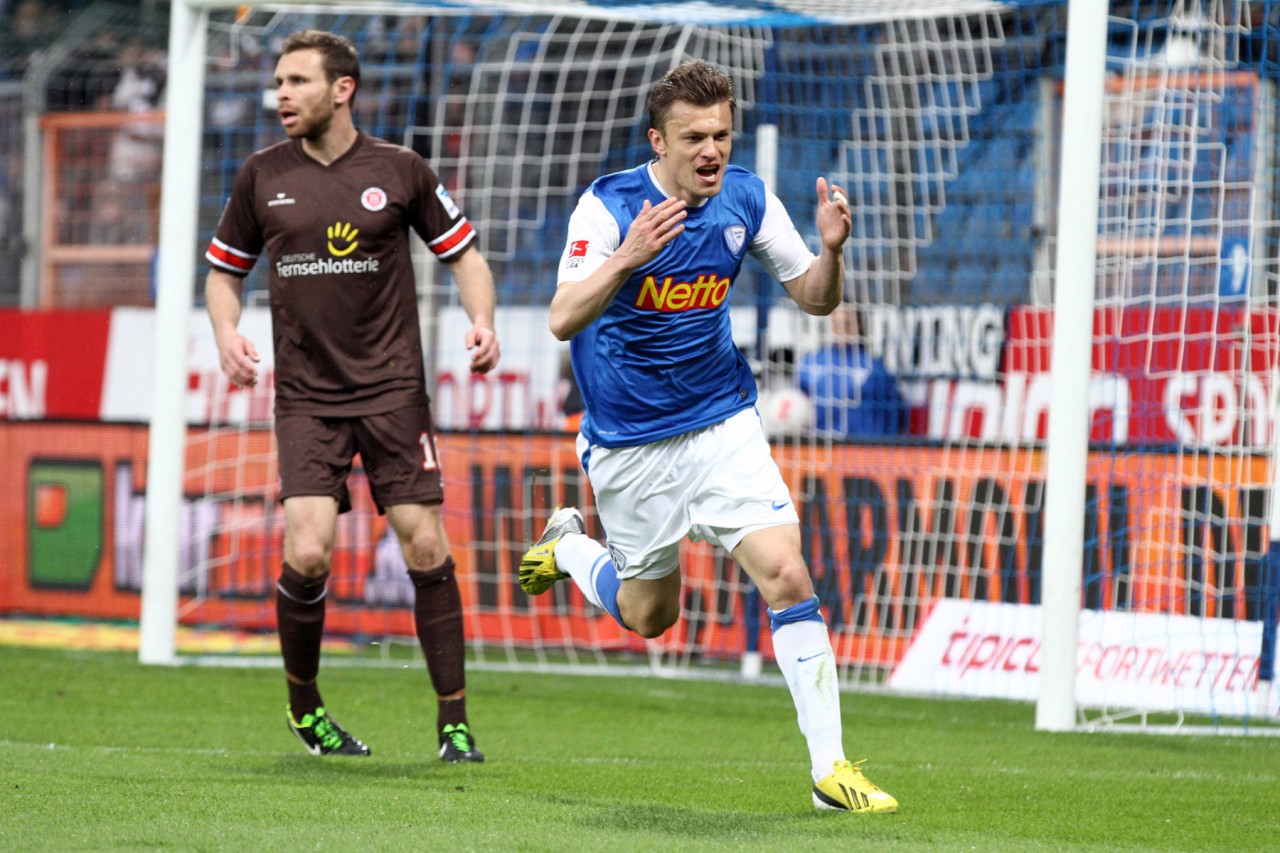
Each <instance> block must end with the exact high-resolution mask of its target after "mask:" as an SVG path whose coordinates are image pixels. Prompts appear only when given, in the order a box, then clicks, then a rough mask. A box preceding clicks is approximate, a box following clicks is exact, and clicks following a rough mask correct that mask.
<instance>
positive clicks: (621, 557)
mask: <svg viewBox="0 0 1280 853" xmlns="http://www.w3.org/2000/svg"><path fill="white" fill-rule="evenodd" d="M609 559H611V560H613V567H614V568H615V569H617V570H618V571H622V570H623V569H625V568H626V567H627V556H626V555H625V554H623V553H622V552H621V551H619V550H618V546H616V545H610V546H609Z"/></svg>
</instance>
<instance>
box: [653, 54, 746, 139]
mask: <svg viewBox="0 0 1280 853" xmlns="http://www.w3.org/2000/svg"><path fill="white" fill-rule="evenodd" d="M676 101H683V102H685V103H686V104H691V105H693V106H695V107H714V106H715V105H716V104H722V103H724V102H726V101H727V102H728V103H729V114H730V115H733V113H734V111H736V110H737V108H738V100H737V98H735V97H734V95H733V78H732V77H730V76H729V75H728V73H727V72H726V71H725V70H724V69H723V68H719V67H717V66H715V65H712V64H711V63H710V62H704V61H703V60H701V59H695V60H693V61H691V62H682V63H680V64H679V65H677V66H676V67H675V68H672V69H671V70H670V71H668V72H667V73H666V74H664V75H662V79H661V80H659V81H658V82H657V83H655V84H654V86H653V90H652V91H650V92H649V100H648V102H647V103H646V104H645V105H646V106H647V107H648V108H649V127H651V128H653V129H654V130H657V131H659V132H661V131H662V129H663V127H664V126H665V125H666V123H667V119H668V118H669V117H670V115H671V106H672V104H674V103H675V102H676Z"/></svg>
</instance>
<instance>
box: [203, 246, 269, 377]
mask: <svg viewBox="0 0 1280 853" xmlns="http://www.w3.org/2000/svg"><path fill="white" fill-rule="evenodd" d="M243 290H244V279H242V278H240V277H239V276H235V275H232V274H231V273H228V272H223V271H221V270H210V271H209V275H208V277H207V278H206V279H205V284H204V300H205V305H206V306H207V308H208V311H209V320H210V322H211V323H212V324H213V338H214V340H215V341H216V342H217V344H218V363H219V365H220V366H221V367H222V372H223V373H224V374H226V377H227V379H229V380H231V382H232V383H233V384H235V385H239V386H240V387H242V388H252V387H253V386H254V385H257V384H258V368H257V363H258V361H259V357H258V350H257V349H256V348H255V347H254V345H253V341H251V340H249V339H248V338H246V337H245V336H244V335H242V334H240V331H239V329H238V328H237V327H238V326H239V324H240V306H241V294H242V292H243Z"/></svg>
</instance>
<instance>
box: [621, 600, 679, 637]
mask: <svg viewBox="0 0 1280 853" xmlns="http://www.w3.org/2000/svg"><path fill="white" fill-rule="evenodd" d="M623 619H624V620H625V621H626V623H627V627H628V628H630V629H631V630H632V631H635V632H636V633H637V634H639V635H640V636H641V637H644V638H645V639H646V640H653V639H656V638H658V637H661V636H662V635H663V634H665V633H666V632H667V629H668V628H670V627H671V626H672V625H674V624H676V622H677V621H678V620H679V619H680V603H679V602H678V601H677V602H675V603H674V604H672V603H669V602H662V603H660V604H658V605H656V606H653V607H648V608H646V609H645V610H644V611H642V612H641V613H638V614H634V615H633V614H630V613H624V614H623Z"/></svg>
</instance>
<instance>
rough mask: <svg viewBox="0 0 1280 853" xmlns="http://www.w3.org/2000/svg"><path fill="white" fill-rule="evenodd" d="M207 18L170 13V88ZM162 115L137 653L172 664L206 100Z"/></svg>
mask: <svg viewBox="0 0 1280 853" xmlns="http://www.w3.org/2000/svg"><path fill="white" fill-rule="evenodd" d="M205 26H206V18H205V15H204V14H203V13H202V12H199V11H197V10H196V9H195V8H193V7H192V6H191V5H189V4H188V3H185V2H182V0H178V2H175V3H174V4H173V7H172V9H171V11H170V23H169V86H170V91H177V92H191V93H203V92H204V62H205V53H206V52H205V44H206V42H205ZM168 100H169V103H168V106H167V109H166V114H165V145H164V160H163V166H162V170H163V175H162V178H161V189H160V247H159V254H158V259H157V264H156V270H157V276H156V280H157V282H159V285H158V286H157V288H156V307H155V347H156V359H155V374H154V376H153V378H152V401H151V411H152V416H151V431H150V435H149V439H148V454H147V459H148V462H149V464H148V467H147V498H148V500H147V524H146V548H145V551H144V557H143V559H144V561H145V562H144V566H143V585H142V609H141V615H140V619H139V623H140V624H139V628H140V639H139V650H138V657H139V660H141V661H142V662H143V663H157V664H165V663H173V662H174V661H175V660H176V657H177V656H176V634H177V619H178V578H177V565H178V562H177V557H178V553H179V542H180V535H179V534H180V530H181V521H182V518H181V507H182V486H183V476H182V472H183V470H184V469H185V467H186V461H185V455H186V454H185V447H186V420H185V417H186V415H185V412H186V406H185V395H186V388H187V365H188V360H187V346H188V329H189V327H190V320H191V305H192V296H193V294H194V291H193V283H194V281H195V277H196V275H195V256H194V253H193V252H192V245H193V244H194V243H195V235H196V233H197V228H196V215H197V206H196V203H195V200H196V199H197V198H198V197H199V171H198V163H199V155H198V152H199V150H200V136H201V130H202V128H203V127H204V98H203V97H202V96H197V97H170V98H169V99H168Z"/></svg>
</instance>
